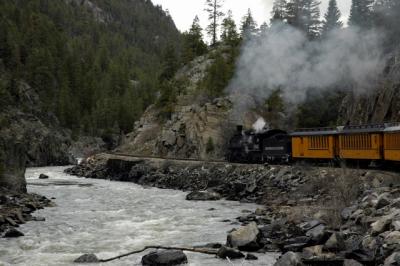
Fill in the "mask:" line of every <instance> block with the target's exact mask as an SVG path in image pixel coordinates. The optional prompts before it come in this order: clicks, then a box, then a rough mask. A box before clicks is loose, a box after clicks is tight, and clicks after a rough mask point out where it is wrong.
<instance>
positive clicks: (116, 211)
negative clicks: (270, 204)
mask: <svg viewBox="0 0 400 266" xmlns="http://www.w3.org/2000/svg"><path fill="white" fill-rule="evenodd" d="M63 170H64V168H62V167H46V168H31V169H28V170H27V173H26V178H27V182H28V190H29V192H33V193H38V194H41V195H44V196H46V197H48V198H52V197H55V198H56V199H54V200H53V201H54V202H55V203H56V204H57V206H56V207H52V208H46V209H44V210H40V211H37V212H35V213H34V214H33V215H34V216H41V217H45V218H46V221H45V222H28V223H26V224H25V225H22V226H21V227H20V228H19V230H20V231H22V232H23V233H24V234H25V237H21V238H17V239H4V238H0V265H29V266H36V265H37V266H43V265H57V266H59V265H77V264H73V263H72V261H73V260H74V259H76V258H77V257H79V256H80V255H82V254H83V253H95V254H96V255H97V256H98V257H99V258H108V257H112V256H115V255H119V254H122V253H126V252H129V251H133V250H136V249H140V248H142V247H144V246H146V245H167V246H193V245H201V244H206V243H210V242H220V243H224V242H225V240H226V232H227V231H229V230H230V229H232V228H233V227H235V225H230V223H229V222H228V223H226V222H222V220H224V219H230V220H232V221H234V218H235V217H237V216H240V215H243V214H242V210H244V209H247V210H254V209H255V208H257V206H256V205H254V204H240V203H238V202H229V201H218V202H191V201H186V200H185V195H186V193H183V192H179V191H174V190H160V189H155V188H149V189H145V188H142V187H141V186H138V185H135V184H132V183H120V182H111V181H106V180H93V179H80V178H76V177H72V176H69V175H67V174H64V173H63ZM41 173H44V174H47V175H49V176H50V179H48V180H39V179H38V176H39V174H41ZM210 208H215V209H216V210H213V211H211V210H209V209H210ZM237 226H238V225H236V227H237ZM147 252H149V251H147ZM147 252H144V253H142V254H138V255H132V256H129V257H126V258H123V259H121V260H117V261H113V262H109V263H103V264H100V265H141V264H140V261H141V257H142V256H143V255H144V254H146V253H147ZM186 254H187V256H188V260H189V264H188V265H191V266H195V265H210V266H219V265H245V266H247V265H272V264H273V262H274V261H275V258H276V256H277V255H276V254H265V255H260V254H257V256H258V257H259V260H258V261H251V262H250V261H246V262H243V261H242V260H239V261H234V262H233V264H231V263H229V262H227V261H224V260H220V259H217V258H214V257H213V256H209V255H201V254H194V253H186Z"/></svg>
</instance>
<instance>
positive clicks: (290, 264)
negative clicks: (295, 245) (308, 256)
mask: <svg viewBox="0 0 400 266" xmlns="http://www.w3.org/2000/svg"><path fill="white" fill-rule="evenodd" d="M303 265H304V264H303V263H302V262H301V257H300V255H299V254H298V253H294V252H291V251H289V252H286V253H285V254H283V255H282V256H281V257H280V258H279V259H278V261H277V262H276V263H275V264H274V266H303Z"/></svg>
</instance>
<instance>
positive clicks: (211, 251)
mask: <svg viewBox="0 0 400 266" xmlns="http://www.w3.org/2000/svg"><path fill="white" fill-rule="evenodd" d="M147 249H165V250H181V251H189V252H195V253H202V254H208V255H217V253H218V250H217V249H210V248H188V247H165V246H146V247H144V248H142V249H140V250H135V251H131V252H129V253H125V254H122V255H118V256H115V257H112V258H108V259H98V258H97V257H96V255H94V254H85V255H82V256H80V257H79V258H77V259H76V260H75V261H74V262H76V263H85V262H86V263H94V262H109V261H113V260H117V259H120V258H123V257H127V256H130V255H133V254H138V253H142V252H143V251H146V250H147ZM87 258H89V259H88V260H87Z"/></svg>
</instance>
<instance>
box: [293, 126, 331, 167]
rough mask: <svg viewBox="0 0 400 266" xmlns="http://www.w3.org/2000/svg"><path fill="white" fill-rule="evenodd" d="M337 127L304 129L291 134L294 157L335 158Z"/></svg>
mask: <svg viewBox="0 0 400 266" xmlns="http://www.w3.org/2000/svg"><path fill="white" fill-rule="evenodd" d="M337 134H338V132H337V129H336V128H315V129H302V130H298V131H295V132H293V133H292V134H290V136H291V138H292V157H293V159H334V158H335V157H336V154H337V150H336V148H335V147H336V145H335V142H336V135H337Z"/></svg>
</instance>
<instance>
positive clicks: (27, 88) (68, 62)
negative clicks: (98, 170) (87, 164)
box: [0, 0, 181, 191]
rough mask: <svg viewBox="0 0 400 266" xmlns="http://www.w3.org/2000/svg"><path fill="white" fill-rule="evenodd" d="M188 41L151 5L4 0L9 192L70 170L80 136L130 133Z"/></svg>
mask: <svg viewBox="0 0 400 266" xmlns="http://www.w3.org/2000/svg"><path fill="white" fill-rule="evenodd" d="M180 38H181V36H180V33H179V31H178V30H177V29H176V27H175V25H174V22H173V21H172V19H171V17H170V16H169V15H168V14H167V13H166V12H165V11H163V10H162V9H161V8H160V7H157V6H154V5H153V4H152V3H151V1H147V0H134V1H132V0H119V1H106V0H91V1H89V0H83V1H81V0H57V1H53V0H4V1H0V186H5V187H8V188H11V189H15V190H20V191H23V190H24V188H25V180H24V170H25V166H26V165H30V166H40V165H52V164H57V165H60V164H69V163H71V162H72V160H73V158H72V156H71V155H70V154H69V148H70V146H71V144H72V143H73V142H74V140H75V139H78V138H79V137H80V136H84V135H88V136H100V137H103V139H107V138H109V136H112V135H118V134H121V133H122V132H129V131H130V130H131V129H132V128H133V125H134V121H135V120H136V119H137V118H138V117H139V116H140V115H141V113H142V112H143V110H144V109H145V108H146V107H147V106H148V105H149V104H151V103H153V102H154V101H155V99H156V97H157V95H158V94H159V93H160V92H159V86H158V83H159V76H160V75H161V74H162V73H163V70H164V68H165V59H164V58H166V51H167V50H168V51H169V53H170V54H171V53H172V54H174V53H179V50H180Z"/></svg>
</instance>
